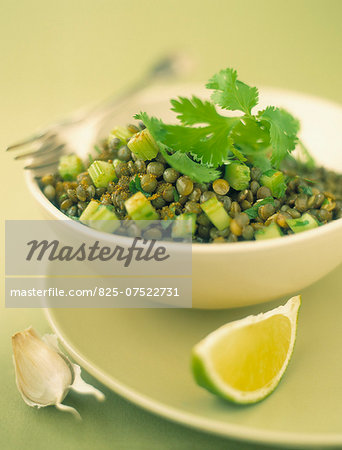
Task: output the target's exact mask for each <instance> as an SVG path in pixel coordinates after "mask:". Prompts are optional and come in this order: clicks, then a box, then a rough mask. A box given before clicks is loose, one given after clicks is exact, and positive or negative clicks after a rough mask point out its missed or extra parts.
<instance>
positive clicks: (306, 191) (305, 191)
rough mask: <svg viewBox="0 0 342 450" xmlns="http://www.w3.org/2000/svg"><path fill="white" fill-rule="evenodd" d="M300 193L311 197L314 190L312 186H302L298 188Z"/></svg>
mask: <svg viewBox="0 0 342 450" xmlns="http://www.w3.org/2000/svg"><path fill="white" fill-rule="evenodd" d="M298 190H299V192H301V193H303V194H306V195H309V196H310V197H311V195H312V189H311V187H310V186H307V185H306V184H301V185H299V187H298Z"/></svg>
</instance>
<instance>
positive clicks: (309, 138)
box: [26, 86, 342, 309]
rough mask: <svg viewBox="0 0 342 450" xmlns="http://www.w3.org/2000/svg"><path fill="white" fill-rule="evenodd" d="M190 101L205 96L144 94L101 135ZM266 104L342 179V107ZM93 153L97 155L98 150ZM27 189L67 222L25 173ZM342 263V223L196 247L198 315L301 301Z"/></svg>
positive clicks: (291, 96)
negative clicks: (182, 98)
mask: <svg viewBox="0 0 342 450" xmlns="http://www.w3.org/2000/svg"><path fill="white" fill-rule="evenodd" d="M188 94H196V95H202V96H204V95H205V91H203V90H202V89H199V88H198V86H173V87H170V86H169V87H167V88H165V87H159V88H154V89H152V90H149V91H145V92H144V93H142V94H141V95H140V96H139V97H136V98H135V99H132V100H131V101H130V102H127V103H126V104H125V108H124V109H122V110H121V111H120V112H117V113H116V114H113V116H112V117H111V120H110V123H108V124H105V126H104V127H103V129H102V130H101V132H100V134H101V135H105V133H106V132H107V131H108V130H109V129H110V127H111V126H114V125H115V124H125V123H127V122H130V121H131V117H132V115H133V114H134V113H135V112H138V111H140V110H146V111H147V112H149V113H150V114H153V115H156V116H159V117H163V118H167V119H169V120H170V118H171V117H172V116H171V115H170V112H169V111H168V110H169V104H168V100H169V99H170V98H171V97H176V96H177V95H188ZM260 98H261V102H260V105H261V106H260V107H264V106H266V105H269V104H271V105H276V106H283V107H285V108H287V109H288V110H289V111H291V112H292V113H293V114H294V115H295V116H296V117H298V118H299V119H300V120H301V124H302V131H301V137H302V139H303V141H304V142H305V144H306V145H307V147H308V148H309V149H310V151H311V152H312V154H313V155H314V157H315V158H316V159H317V161H318V162H320V163H321V164H322V165H324V166H326V167H328V168H331V169H334V170H337V171H341V172H342V138H341V132H340V129H341V125H342V107H341V106H339V105H336V104H334V103H332V102H329V101H326V100H323V99H319V98H315V97H312V96H308V95H304V94H299V93H295V92H289V91H283V90H278V89H268V88H267V89H266V88H265V89H262V90H261V95H260ZM89 145H90V147H92V145H93V143H89ZM90 147H89V148H90ZM89 148H87V149H85V152H87V151H89ZM26 181H27V184H28V187H29V189H30V191H31V193H32V194H33V195H34V197H35V198H36V200H37V201H38V202H39V203H40V205H41V206H42V207H43V210H44V211H45V213H47V214H48V216H49V217H50V218H54V219H63V220H69V219H67V217H66V216H65V215H64V214H63V213H61V212H60V211H59V210H58V209H57V208H56V207H55V206H54V205H53V204H52V203H50V202H49V201H48V200H47V199H46V197H45V196H44V195H43V193H42V191H41V190H40V188H39V186H38V184H37V182H36V180H35V178H34V175H33V173H32V172H27V174H26ZM70 222H72V221H71V220H70ZM86 230H87V231H86ZM85 232H86V233H87V234H90V235H91V234H92V233H94V230H91V229H90V228H86V227H85ZM102 237H103V235H102ZM115 239H116V241H117V242H119V240H120V239H124V238H121V237H119V236H116V237H115ZM108 241H111V242H113V236H112V235H108ZM178 245H181V244H178ZM341 262H342V219H338V220H335V221H333V222H330V223H329V224H326V225H324V226H322V227H319V228H316V229H314V230H310V231H306V232H303V233H301V234H297V235H292V236H285V237H281V238H277V239H272V240H268V241H251V242H238V243H227V244H193V246H192V273H193V283H192V286H193V299H192V304H193V307H195V308H208V309H217V308H233V307H240V306H247V305H252V304H256V303H262V302H265V301H269V300H272V299H276V298H278V297H281V296H284V295H290V294H292V293H300V291H301V290H302V289H304V288H305V287H307V286H309V285H311V284H312V283H314V282H316V281H317V280H319V279H320V278H322V277H323V276H325V275H326V274H328V273H329V272H330V271H331V270H333V269H334V268H335V267H337V266H338V265H339V264H340V263H341Z"/></svg>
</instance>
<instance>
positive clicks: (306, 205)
mask: <svg viewBox="0 0 342 450" xmlns="http://www.w3.org/2000/svg"><path fill="white" fill-rule="evenodd" d="M207 87H208V88H210V89H214V93H213V95H212V99H213V102H208V101H202V100H200V99H198V98H196V97H192V98H191V99H186V98H179V99H178V100H172V101H171V104H172V106H173V108H172V109H173V111H175V112H176V113H178V116H177V117H178V119H179V120H180V121H181V122H182V125H167V124H164V123H163V122H162V121H160V120H159V119H156V118H153V117H149V116H148V115H147V114H146V113H140V114H138V115H136V116H135V118H136V119H138V120H139V121H138V122H137V123H136V124H130V125H128V126H126V127H122V126H119V127H115V128H114V129H113V131H112V132H111V133H110V135H109V136H108V137H107V138H106V139H104V140H103V141H102V142H100V143H99V144H98V145H97V146H96V147H95V149H96V155H91V156H90V157H89V162H88V163H87V164H84V163H83V162H82V161H81V160H80V159H79V158H78V157H77V156H76V155H74V154H71V155H65V156H63V157H62V158H61V161H60V164H59V168H58V172H56V173H54V174H46V175H44V176H43V177H41V179H40V180H39V183H40V186H41V188H42V190H43V193H44V195H45V196H46V197H47V198H48V199H49V200H50V201H51V202H53V203H54V205H55V206H56V207H57V208H59V209H60V210H61V211H62V212H63V213H65V214H66V215H67V216H69V217H71V218H72V219H75V220H80V221H81V222H83V223H89V222H87V221H89V219H122V220H126V219H127V220H129V219H136V220H139V219H145V220H146V219H147V220H148V219H155V220H156V219H160V220H161V221H163V220H174V221H175V223H174V229H175V234H174V237H175V238H181V237H182V226H181V224H182V219H188V221H190V222H191V229H192V233H193V241H194V242H204V243H206V242H213V243H225V242H231V243H233V242H238V241H244V240H254V239H255V240H261V239H270V238H275V237H280V236H283V235H289V234H294V233H298V232H302V231H306V230H310V229H312V228H316V227H318V226H321V225H324V224H325V223H327V222H330V221H332V220H336V219H340V218H342V174H338V173H335V172H333V171H330V170H327V169H325V168H323V167H316V166H315V165H314V163H313V160H312V158H311V157H310V155H309V153H308V151H307V150H306V149H304V155H305V157H306V161H305V162H300V161H298V160H296V159H295V158H293V156H292V155H291V152H292V150H293V149H294V148H295V147H296V145H298V144H301V142H300V141H299V139H298V137H297V132H298V130H299V123H298V121H296V119H294V118H293V117H292V116H291V115H290V114H289V113H288V112H286V111H284V110H281V109H279V108H274V107H268V108H266V109H265V110H264V111H261V112H259V113H258V114H256V115H253V114H252V112H251V111H252V108H253V107H254V106H255V105H256V103H257V101H258V94H257V90H256V88H250V87H249V86H247V85H245V84H244V83H242V82H240V81H239V80H237V75H236V72H235V71H232V69H226V70H225V71H221V72H220V73H219V74H216V75H215V76H214V77H213V78H212V79H211V80H210V82H209V83H208V85H207ZM217 106H218V107H219V108H221V109H227V110H231V111H232V110H234V111H235V110H239V111H240V112H242V113H243V114H244V115H243V116H238V117H225V116H220V115H218V113H217V112H216V109H217ZM202 123H206V124H207V126H206V127H201V126H199V125H200V124H202ZM193 125H194V126H193ZM223 147H224V148H223ZM161 228H162V227H161ZM114 230H115V227H114V228H112V229H111V228H108V229H106V230H105V231H110V232H113V231H114ZM132 233H133V234H134V230H133V231H132ZM133 234H132V235H133ZM161 235H162V231H161V229H160V230H159V229H158V228H153V229H150V230H146V237H149V238H156V239H158V238H161Z"/></svg>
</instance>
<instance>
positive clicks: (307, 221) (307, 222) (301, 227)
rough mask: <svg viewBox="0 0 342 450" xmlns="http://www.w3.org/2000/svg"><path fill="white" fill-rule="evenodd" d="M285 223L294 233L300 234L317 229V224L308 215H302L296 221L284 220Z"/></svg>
mask: <svg viewBox="0 0 342 450" xmlns="http://www.w3.org/2000/svg"><path fill="white" fill-rule="evenodd" d="M286 222H287V224H288V226H289V227H290V228H291V230H292V231H293V232H294V233H301V232H302V231H308V230H312V229H313V228H317V227H318V222H317V221H316V219H315V218H314V217H313V216H312V215H311V214H309V213H305V214H303V215H302V216H301V217H299V218H298V219H286Z"/></svg>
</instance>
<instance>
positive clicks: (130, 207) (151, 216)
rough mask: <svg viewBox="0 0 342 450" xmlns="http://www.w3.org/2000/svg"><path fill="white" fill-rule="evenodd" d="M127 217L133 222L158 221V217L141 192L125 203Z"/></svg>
mask: <svg viewBox="0 0 342 450" xmlns="http://www.w3.org/2000/svg"><path fill="white" fill-rule="evenodd" d="M125 208H126V210H127V213H128V216H129V217H130V218H131V219H133V220H158V219H159V215H158V213H157V211H156V210H155V209H154V207H153V206H152V205H151V202H150V201H149V200H148V199H147V198H146V197H145V195H144V194H142V193H141V192H137V193H136V194H134V195H132V197H130V198H129V199H128V200H126V201H125Z"/></svg>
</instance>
